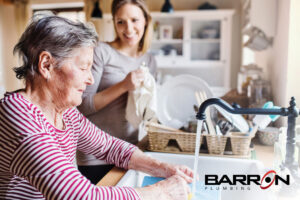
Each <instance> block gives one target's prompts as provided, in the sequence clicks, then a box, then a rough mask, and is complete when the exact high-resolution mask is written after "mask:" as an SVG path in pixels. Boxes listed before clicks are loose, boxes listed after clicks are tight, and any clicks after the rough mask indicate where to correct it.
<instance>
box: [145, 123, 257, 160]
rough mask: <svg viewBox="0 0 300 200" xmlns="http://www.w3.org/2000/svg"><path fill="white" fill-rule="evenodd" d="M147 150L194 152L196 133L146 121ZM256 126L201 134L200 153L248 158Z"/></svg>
mask: <svg viewBox="0 0 300 200" xmlns="http://www.w3.org/2000/svg"><path fill="white" fill-rule="evenodd" d="M145 130H146V131H147V136H148V142H149V145H148V150H150V151H157V152H167V153H183V154H194V153H195V145H196V133H188V132H183V131H180V130H177V129H173V128H169V127H166V126H163V125H160V124H156V123H147V124H146V125H145ZM256 131H257V127H252V130H251V132H249V133H247V134H245V133H240V132H232V133H230V134H228V135H225V136H224V135H221V136H219V135H211V134H207V133H204V134H202V135H201V147H200V155H209V156H224V157H236V158H250V157H251V153H250V150H251V149H250V143H251V139H252V138H253V137H254V136H255V133H256Z"/></svg>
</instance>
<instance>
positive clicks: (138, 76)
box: [122, 69, 144, 91]
mask: <svg viewBox="0 0 300 200" xmlns="http://www.w3.org/2000/svg"><path fill="white" fill-rule="evenodd" d="M143 80H144V73H143V70H142V69H137V70H135V71H132V72H130V73H129V74H128V75H127V76H126V78H125V79H124V80H123V81H122V82H123V86H124V87H125V88H126V90H127V91H130V90H135V89H136V88H138V87H140V86H141V84H142V82H143Z"/></svg>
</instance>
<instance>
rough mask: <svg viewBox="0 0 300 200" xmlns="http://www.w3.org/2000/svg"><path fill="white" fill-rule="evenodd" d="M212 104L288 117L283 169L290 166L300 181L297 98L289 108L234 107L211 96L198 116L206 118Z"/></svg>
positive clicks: (250, 112)
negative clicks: (297, 152)
mask: <svg viewBox="0 0 300 200" xmlns="http://www.w3.org/2000/svg"><path fill="white" fill-rule="evenodd" d="M210 105H218V106H220V107H222V108H223V109H225V110H226V111H227V112H229V113H232V114H255V115H280V116H287V117H288V128H287V140H286V155H285V161H284V162H283V163H282V165H281V170H284V169H285V168H288V169H289V170H290V172H291V175H292V176H293V177H294V178H295V179H297V180H298V181H300V176H299V173H298V164H297V163H296V162H295V160H294V153H295V145H296V139H295V125H296V117H298V115H299V109H298V108H296V102H295V98H294V97H292V98H291V100H290V106H289V107H288V108H241V107H240V106H239V105H237V104H234V105H233V106H232V107H231V106H230V105H229V104H228V103H226V102H225V101H224V100H222V99H219V98H211V99H207V100H206V101H204V102H203V103H202V104H201V105H200V107H199V110H198V113H197V115H196V118H197V119H198V120H205V109H206V108H207V107H208V106H210Z"/></svg>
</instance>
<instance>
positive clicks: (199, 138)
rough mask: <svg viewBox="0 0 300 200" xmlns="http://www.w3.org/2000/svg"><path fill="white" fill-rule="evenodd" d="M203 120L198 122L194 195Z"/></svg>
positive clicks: (193, 192) (194, 184)
mask: <svg viewBox="0 0 300 200" xmlns="http://www.w3.org/2000/svg"><path fill="white" fill-rule="evenodd" d="M202 124H203V120H198V122H197V134H196V147H195V157H194V178H193V188H192V194H195V192H196V177H197V174H198V172H197V171H198V159H199V152H200V144H201V141H200V140H201V129H202Z"/></svg>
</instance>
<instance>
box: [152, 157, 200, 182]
mask: <svg viewBox="0 0 300 200" xmlns="http://www.w3.org/2000/svg"><path fill="white" fill-rule="evenodd" d="M152 175H153V176H157V177H164V178H168V177H171V176H174V175H178V176H180V177H181V178H183V179H184V180H185V181H186V182H188V183H191V182H193V175H194V173H193V171H192V169H190V168H189V167H187V166H185V165H172V164H169V163H165V162H162V163H160V167H159V168H156V169H154V170H153V174H152Z"/></svg>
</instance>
